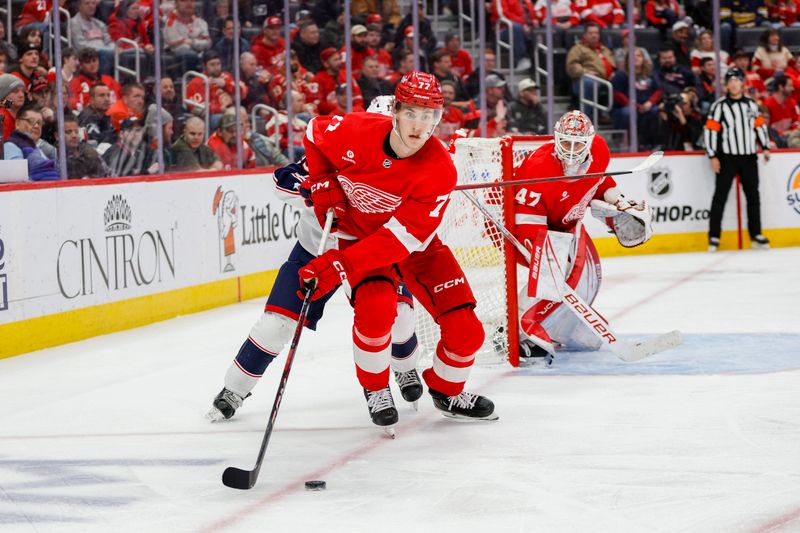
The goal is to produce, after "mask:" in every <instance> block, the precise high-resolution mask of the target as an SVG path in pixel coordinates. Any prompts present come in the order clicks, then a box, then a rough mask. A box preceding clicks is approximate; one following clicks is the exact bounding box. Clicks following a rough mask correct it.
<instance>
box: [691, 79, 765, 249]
mask: <svg viewBox="0 0 800 533" xmlns="http://www.w3.org/2000/svg"><path fill="white" fill-rule="evenodd" d="M725 90H726V92H727V94H726V95H725V96H724V97H722V98H720V99H719V100H717V101H716V102H714V103H713V104H712V105H711V109H709V111H708V120H707V121H706V127H705V130H704V138H705V146H706V153H707V154H708V157H709V158H710V159H711V170H713V171H714V174H716V176H717V184H716V188H715V189H714V197H713V199H712V200H711V214H710V221H709V229H708V250H709V251H711V252H716V251H717V248H718V247H719V237H720V233H721V230H722V229H721V226H722V213H723V212H724V211H725V202H726V201H727V200H728V193H729V192H730V190H731V184H732V183H733V178H734V177H735V176H737V175H738V176H739V179H740V180H741V182H742V189H743V190H744V196H745V198H746V199H747V230H748V232H749V233H750V240H751V241H752V244H753V248H768V247H769V241H768V240H767V238H766V237H764V236H763V235H762V234H761V212H760V211H761V206H760V200H759V197H758V156H757V155H756V149H757V147H756V142H758V143H760V144H761V147H762V148H763V151H764V162H765V163H766V162H768V161H769V145H768V144H767V143H768V142H769V136H768V134H767V125H766V124H765V123H764V117H762V116H761V114H760V113H759V111H758V104H756V102H755V101H754V100H753V99H752V98H749V97H747V96H745V95H744V72H742V71H741V69H738V68H731V69H728V72H726V73H725Z"/></svg>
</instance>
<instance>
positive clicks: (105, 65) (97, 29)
mask: <svg viewBox="0 0 800 533" xmlns="http://www.w3.org/2000/svg"><path fill="white" fill-rule="evenodd" d="M96 12H97V0H78V12H77V13H76V14H75V16H74V17H72V21H71V23H70V35H71V38H72V41H71V46H74V47H75V48H77V49H78V50H80V49H81V48H92V49H94V50H95V51H97V53H98V56H99V58H100V71H101V72H102V73H103V74H110V73H111V72H112V71H113V69H114V41H112V40H111V34H109V33H108V27H107V26H106V24H105V22H103V21H101V20H100V19H98V18H96V17H95V16H94V15H95V13H96Z"/></svg>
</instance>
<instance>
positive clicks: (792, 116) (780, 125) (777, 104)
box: [764, 74, 800, 136]
mask: <svg viewBox="0 0 800 533" xmlns="http://www.w3.org/2000/svg"><path fill="white" fill-rule="evenodd" d="M793 92H794V82H793V81H792V79H791V78H790V77H788V76H786V75H785V74H783V75H780V76H775V92H774V93H773V95H772V96H770V97H769V98H767V99H766V100H765V101H764V105H765V106H767V107H768V108H769V114H770V122H769V126H770V128H773V129H774V130H776V131H777V132H778V133H780V134H781V135H783V136H789V135H791V134H792V133H794V132H795V131H797V127H798V121H800V112H798V109H797V100H795V99H794V98H793V97H792V93H793Z"/></svg>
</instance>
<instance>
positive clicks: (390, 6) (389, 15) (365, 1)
mask: <svg viewBox="0 0 800 533" xmlns="http://www.w3.org/2000/svg"><path fill="white" fill-rule="evenodd" d="M408 9H409V10H411V8H410V7H409V8H408ZM350 12H351V13H352V14H353V15H359V16H362V17H366V16H367V15H370V14H373V13H377V14H378V15H380V17H381V19H382V20H385V21H386V22H388V23H389V24H391V25H392V26H397V25H398V24H400V21H401V20H402V16H401V14H400V6H399V5H398V3H397V0H353V3H352V4H351V5H350Z"/></svg>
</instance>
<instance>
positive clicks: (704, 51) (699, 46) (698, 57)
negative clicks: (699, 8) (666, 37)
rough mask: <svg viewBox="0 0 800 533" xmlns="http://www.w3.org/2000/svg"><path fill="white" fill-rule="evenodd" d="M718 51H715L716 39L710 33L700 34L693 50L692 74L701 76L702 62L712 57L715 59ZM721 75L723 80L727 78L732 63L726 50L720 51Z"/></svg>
mask: <svg viewBox="0 0 800 533" xmlns="http://www.w3.org/2000/svg"><path fill="white" fill-rule="evenodd" d="M716 54H717V50H715V49H714V38H713V35H712V33H711V32H710V31H708V30H703V31H701V32H700V33H699V34H697V40H696V42H695V48H694V50H692V53H691V54H690V56H691V61H692V72H694V75H695V76H699V75H700V72H701V70H702V69H701V64H700V63H701V61H702V60H703V59H704V58H706V57H710V58H711V59H714V58H716V57H717V55H716ZM719 59H720V65H719V75H720V76H722V77H723V78H724V77H725V73H726V72H728V65H729V64H730V62H731V58H730V55H728V52H726V51H725V50H720V51H719Z"/></svg>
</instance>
